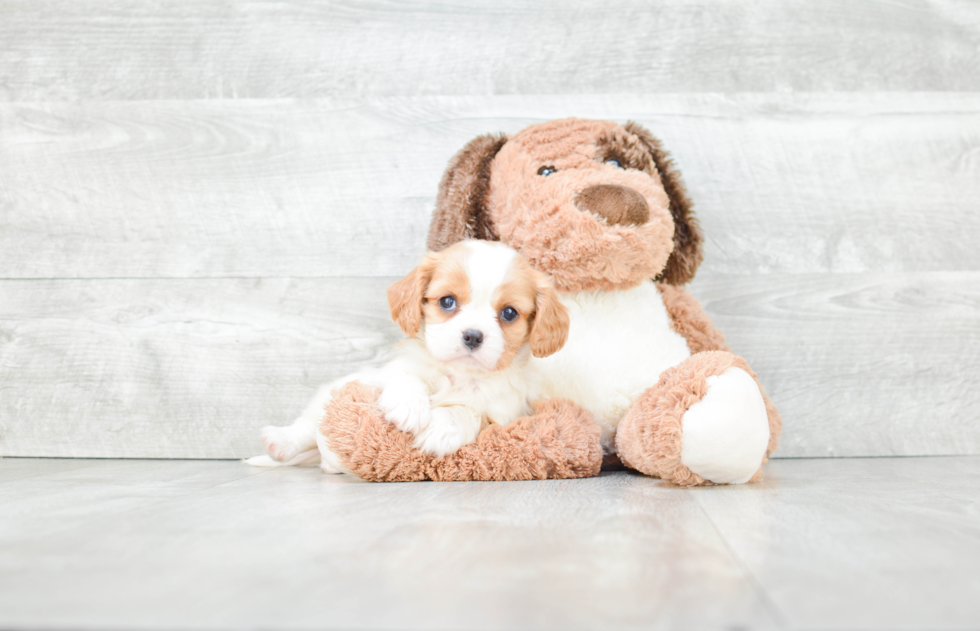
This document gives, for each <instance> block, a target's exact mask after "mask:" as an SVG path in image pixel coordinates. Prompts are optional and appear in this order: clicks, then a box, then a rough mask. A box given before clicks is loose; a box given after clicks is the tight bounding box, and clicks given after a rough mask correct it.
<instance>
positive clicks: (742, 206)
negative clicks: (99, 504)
mask: <svg viewBox="0 0 980 631" xmlns="http://www.w3.org/2000/svg"><path fill="white" fill-rule="evenodd" d="M572 115H574V116H581V117H591V118H607V119H613V120H618V121H621V122H622V121H625V120H627V119H634V120H637V121H639V122H641V123H642V124H644V125H646V126H647V127H649V128H650V129H651V130H652V131H653V132H654V134H655V135H657V136H659V137H660V138H661V139H663V140H664V142H665V144H666V147H667V148H668V149H669V150H670V151H671V152H672V154H673V155H674V158H675V161H676V163H677V165H678V166H679V167H680V169H681V172H682V173H683V175H684V178H685V181H686V183H687V186H688V188H689V191H690V194H691V197H692V198H693V200H694V202H695V208H696V211H697V213H698V216H699V218H700V221H701V224H702V226H703V228H704V231H705V234H706V237H707V242H706V251H705V254H706V257H705V263H704V265H703V266H702V267H701V270H700V272H699V274H698V277H697V279H696V281H695V282H694V284H693V287H692V288H693V291H694V293H695V294H696V295H697V296H698V297H699V298H700V299H701V300H702V302H703V303H704V305H705V307H706V309H707V311H708V313H709V314H710V315H711V317H712V318H713V319H714V320H715V322H716V324H718V325H719V326H720V327H721V328H722V330H723V331H724V332H725V333H726V335H727V336H728V338H729V341H730V343H731V344H732V345H733V346H734V347H735V349H736V351H738V352H740V353H741V354H743V355H744V356H745V357H746V358H747V359H748V360H749V361H750V363H751V364H752V365H753V367H754V368H755V369H756V371H757V372H758V373H759V374H760V377H761V379H762V380H763V382H764V384H765V385H766V387H767V390H768V392H769V393H770V395H771V396H772V398H773V399H774V401H775V402H776V403H777V405H778V406H779V407H780V408H781V410H782V412H783V417H784V423H785V434H784V440H783V446H782V448H781V450H780V452H778V455H781V456H828V455H831V456H856V455H924V454H968V453H972V454H977V453H980V3H974V2H966V1H963V2H955V1H948V2H940V1H936V2H911V1H906V2H890V3H878V2H855V1H851V0H847V1H841V2H809V1H800V2H766V1H763V0H749V1H745V2H738V3H733V2H727V1H725V0H704V1H702V2H699V3H693V2H691V3H688V2H683V3H675V2H650V3H640V2H636V3H627V2H616V1H608V0H607V1H604V2H562V3H536V2H528V3H519V2H514V1H511V0H507V1H502V0H493V1H487V2H483V3H475V2H465V3H464V2H458V3H451V2H444V3H437V2H399V3H394V2H358V3H355V2H346V3H337V2H312V1H307V2H287V1H279V2H274V1H268V2H246V1H233V0H227V1H219V0H198V1H196V2H162V3H145V2H137V1H123V0H100V1H95V0H63V1H55V0H52V1H48V2H35V1H33V0H15V1H11V0H0V455H16V456H28V455H30V456H39V455H40V456H43V455H46V456H106V457H108V456H112V457H117V456H128V457H159V458H171V457H172V458H183V457H192V458H200V457H220V458H230V457H242V456H247V455H252V454H254V453H258V451H259V450H260V448H261V447H260V444H259V442H258V438H257V430H258V428H259V427H261V426H262V425H264V424H266V423H269V422H278V423H283V422H286V421H288V420H289V419H290V418H291V417H292V416H294V415H295V414H297V413H298V412H299V411H300V409H301V408H302V406H303V405H304V404H305V400H306V399H307V397H309V396H310V395H311V394H312V392H313V391H314V389H315V388H316V386H317V385H318V384H320V383H322V382H325V381H327V380H330V379H332V378H334V377H337V376H340V375H342V374H345V373H348V372H351V371H353V370H355V369H357V368H359V367H360V366H363V365H365V364H367V363H371V362H375V361H377V360H378V358H379V356H380V355H381V354H382V353H383V352H384V350H385V349H386V348H387V347H388V346H389V345H390V344H391V343H393V342H394V341H395V340H396V339H398V337H399V333H398V331H397V329H396V328H395V327H394V325H392V324H391V323H390V322H389V321H388V317H387V307H386V304H385V301H384V288H385V287H386V286H387V284H388V283H390V282H391V281H392V280H394V279H395V278H397V277H398V276H400V275H401V274H403V273H404V272H406V271H407V270H408V269H410V268H411V267H412V266H413V265H414V264H415V262H416V260H417V258H418V257H419V256H420V254H421V253H422V251H423V248H424V242H425V234H426V230H427V226H428V217H429V213H430V211H431V208H432V205H433V201H434V197H435V191H436V186H437V184H438V180H439V177H440V175H441V173H442V169H443V168H444V166H445V164H446V162H447V160H448V159H449V158H450V156H451V155H452V154H453V153H454V152H455V151H456V150H457V149H458V148H460V147H461V146H462V145H463V144H464V143H465V142H466V141H467V140H469V139H470V138H472V137H473V136H476V135H478V134H480V133H486V132H492V131H507V132H513V131H517V130H519V129H521V128H522V127H524V126H526V125H528V124H531V123H534V122H539V121H543V120H548V119H551V118H557V117H564V116H572Z"/></svg>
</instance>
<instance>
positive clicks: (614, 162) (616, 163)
mask: <svg viewBox="0 0 980 631" xmlns="http://www.w3.org/2000/svg"><path fill="white" fill-rule="evenodd" d="M606 164H611V165H613V166H614V167H617V168H620V169H622V168H623V163H622V162H620V161H619V160H617V159H616V158H609V159H608V160H606Z"/></svg>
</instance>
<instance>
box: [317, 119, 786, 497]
mask: <svg viewBox="0 0 980 631" xmlns="http://www.w3.org/2000/svg"><path fill="white" fill-rule="evenodd" d="M464 239H483V240H488V241H501V242H503V243H504V244H506V245H509V246H510V247H512V248H514V249H515V250H517V251H518V252H519V253H521V254H522V255H523V256H524V257H525V258H526V259H527V261H528V262H529V263H530V264H531V266H532V267H534V268H536V269H537V270H539V271H542V272H545V273H547V274H549V275H550V276H551V277H552V279H553V281H554V284H555V287H556V289H557V290H558V291H559V292H560V296H561V300H562V302H563V304H564V305H565V307H566V308H567V309H568V312H569V317H570V328H569V334H568V340H567V342H566V344H565V346H564V348H562V350H560V351H559V352H557V353H555V354H553V355H551V356H549V357H545V358H541V359H534V360H533V361H536V362H538V363H539V364H538V366H536V370H538V371H539V372H540V374H541V375H542V378H543V383H544V385H543V389H544V394H545V395H546V396H547V397H551V398H550V399H545V400H543V401H542V402H540V403H539V404H538V405H536V406H535V414H534V415H532V416H529V417H526V418H524V419H521V420H519V421H517V422H515V423H513V424H512V425H510V426H509V427H508V428H506V430H509V431H506V430H505V429H504V428H494V427H491V428H490V430H492V431H491V432H489V433H488V432H485V433H484V434H487V435H486V436H484V434H481V435H480V437H479V438H478V439H477V441H476V443H473V444H471V445H466V446H465V447H464V448H463V449H461V450H460V451H459V452H457V453H456V454H452V455H450V456H446V457H444V459H439V458H434V457H432V456H428V455H425V454H420V453H419V452H418V451H417V450H414V449H413V448H412V446H411V439H410V437H407V436H404V435H403V436H402V437H399V436H398V434H400V432H398V431H397V429H395V428H394V427H393V426H392V425H391V424H390V423H386V422H385V421H384V416H383V413H382V412H381V410H380V408H379V407H378V406H377V402H376V398H377V392H376V391H371V390H370V389H367V388H365V387H364V386H362V385H360V384H356V383H355V384H351V385H349V386H347V387H346V389H345V390H342V391H339V392H338V393H336V396H335V397H334V399H333V401H332V403H331V406H330V409H328V410H327V413H326V416H325V417H324V420H323V423H322V424H321V433H322V434H323V435H324V436H325V437H326V440H327V441H328V442H329V443H330V449H331V450H332V451H333V452H334V453H336V454H337V456H338V457H339V458H340V460H341V461H342V462H343V463H344V465H345V467H346V468H347V469H348V470H350V471H352V472H354V473H356V474H357V475H360V476H361V477H363V478H365V479H370V480H405V479H425V478H431V479H521V478H527V477H578V476H583V475H591V474H593V473H594V472H596V471H597V470H598V464H599V462H598V461H599V460H602V461H603V462H604V463H605V464H606V465H608V466H618V465H625V466H626V467H629V468H632V469H636V470H638V471H641V472H643V473H645V474H647V475H651V476H656V477H660V478H662V479H664V480H666V481H668V482H672V483H675V484H679V485H705V484H733V483H735V484H737V483H745V482H750V481H753V480H755V479H757V478H758V477H759V476H760V474H761V466H762V465H763V464H764V463H765V462H766V460H767V459H768V457H769V455H770V454H771V453H772V452H773V451H774V450H775V449H776V446H777V444H778V439H779V434H780V431H781V421H780V417H779V414H778V412H777V411H776V409H775V407H774V406H773V405H772V404H771V403H770V401H769V400H768V399H767V398H766V396H765V393H764V391H763V389H762V386H761V385H760V384H759V383H758V380H757V378H756V375H755V373H754V372H753V371H752V369H751V368H750V367H749V366H748V364H747V363H746V362H745V360H744V359H742V358H740V357H738V356H737V355H734V354H732V353H731V351H730V349H729V347H728V346H727V345H726V343H725V340H724V336H723V335H722V334H721V333H720V332H719V331H718V330H717V329H715V328H714V326H713V325H712V324H711V321H710V320H709V319H708V317H707V315H706V314H705V313H704V311H703V310H702V308H701V306H700V304H699V303H698V302H697V300H695V299H694V297H693V296H691V294H689V293H688V292H687V291H686V290H685V289H684V288H683V285H684V284H685V283H687V282H689V281H690V280H691V279H692V278H693V276H694V273H695V271H696V270H697V267H698V265H699V264H700V262H701V258H702V254H701V240H702V236H701V232H700V230H699V228H698V225H697V222H696V220H695V218H694V215H693V213H692V210H691V203H690V201H689V200H688V198H687V195H686V193H685V190H684V187H683V184H682V183H681V180H680V177H679V174H678V173H677V172H676V171H675V170H674V168H673V166H672V165H671V162H670V160H669V159H668V156H667V154H666V152H665V151H664V150H663V149H662V148H661V145H660V143H659V141H657V140H656V139H655V138H654V137H653V136H652V135H651V134H650V133H649V132H648V131H646V130H645V129H644V128H642V127H640V126H639V125H637V124H635V123H627V124H626V125H625V126H621V125H619V124H616V123H613V122H606V121H592V120H580V119H565V120H558V121H552V122H548V123H542V124H538V125H533V126H531V127H528V128H526V129H524V130H523V131H521V132H519V133H517V134H514V135H513V136H504V135H487V136H481V137H478V138H476V139H474V140H473V141H471V142H470V143H469V144H467V145H466V146H465V147H464V148H463V149H462V150H461V151H460V152H459V153H458V154H457V155H456V156H455V157H454V158H453V159H452V160H451V161H450V163H449V167H448V169H447V171H446V173H445V175H444V176H443V180H442V182H441V184H440V187H439V194H438V197H437V201H436V209H435V212H434V214H433V217H432V223H431V227H430V232H429V242H428V245H429V248H430V250H433V251H440V250H442V249H445V248H447V247H449V246H451V245H452V244H454V243H456V242H458V241H461V240H464ZM569 400H570V401H574V404H573V403H570V402H569ZM590 417H594V423H595V425H596V426H598V433H599V437H600V443H601V455H600V453H599V450H598V449H596V447H595V437H596V432H593V433H590V432H589V431H588V426H587V424H588V423H589V422H590V420H591V419H590ZM464 452H465V453H464ZM445 458H448V459H449V461H446V460H445ZM454 458H455V460H453V459H454Z"/></svg>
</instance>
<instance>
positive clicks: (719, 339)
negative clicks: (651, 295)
mask: <svg viewBox="0 0 980 631" xmlns="http://www.w3.org/2000/svg"><path fill="white" fill-rule="evenodd" d="M657 289H659V290H660V295H661V296H663V299H664V306H665V307H667V314H668V315H669V316H670V327H671V328H672V329H674V331H675V332H676V333H677V334H679V335H680V336H681V337H683V338H684V339H685V340H687V347H688V348H689V349H691V353H700V352H701V351H731V350H732V349H731V348H730V347H729V346H728V344H727V343H726V342H725V336H724V335H723V334H722V332H721V331H719V330H718V329H716V328H715V325H714V324H712V322H711V319H710V318H709V317H708V315H707V314H706V313H705V312H704V309H702V308H701V303H700V302H698V300H697V298H695V297H694V296H692V295H691V292H689V291H688V290H687V289H685V288H683V287H675V286H673V285H668V284H666V283H657Z"/></svg>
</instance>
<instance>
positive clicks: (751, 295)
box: [692, 272, 980, 457]
mask: <svg viewBox="0 0 980 631" xmlns="http://www.w3.org/2000/svg"><path fill="white" fill-rule="evenodd" d="M692 289H693V291H694V293H695V295H697V296H698V297H699V298H700V299H701V301H702V302H703V304H704V306H705V309H706V311H707V312H708V313H709V314H710V315H711V317H712V319H713V321H714V323H715V324H716V325H717V326H718V327H719V328H720V329H721V330H722V331H724V332H725V334H726V337H727V339H728V342H729V344H731V346H732V347H733V348H734V350H735V352H737V353H739V354H740V355H742V356H744V357H745V358H746V359H747V360H748V361H749V363H750V364H751V365H752V367H753V369H754V370H755V371H756V372H757V373H758V374H759V377H760V379H761V380H762V383H763V386H764V387H765V388H766V391H767V394H769V395H770V396H771V397H772V399H773V401H775V402H776V404H777V406H778V407H779V409H780V411H781V412H782V415H783V423H784V435H783V439H782V446H781V447H780V450H779V452H778V455H779V456H781V457H828V456H912V455H950V454H978V453H980V273H977V272H940V273H915V274H821V275H794V276H777V275H769V276H760V277H757V278H745V277H724V276H713V277H703V278H702V279H699V280H697V281H696V282H695V284H694V287H693V288H692Z"/></svg>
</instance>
